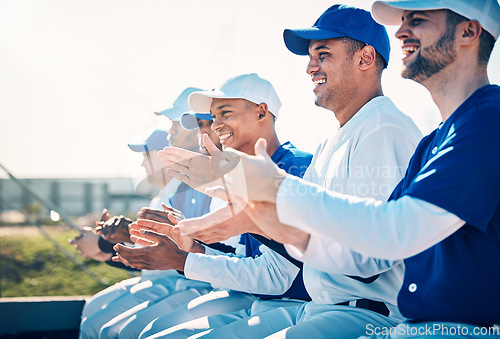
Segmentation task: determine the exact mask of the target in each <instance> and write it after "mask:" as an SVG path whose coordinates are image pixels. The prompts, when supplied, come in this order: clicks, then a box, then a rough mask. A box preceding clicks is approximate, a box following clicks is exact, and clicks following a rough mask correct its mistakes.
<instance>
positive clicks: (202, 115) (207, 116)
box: [195, 113, 213, 121]
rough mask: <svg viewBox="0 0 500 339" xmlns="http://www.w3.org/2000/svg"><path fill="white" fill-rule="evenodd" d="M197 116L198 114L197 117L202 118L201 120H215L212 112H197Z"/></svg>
mask: <svg viewBox="0 0 500 339" xmlns="http://www.w3.org/2000/svg"><path fill="white" fill-rule="evenodd" d="M195 116H196V119H200V120H208V121H210V120H213V119H212V114H210V113H196V114H195Z"/></svg>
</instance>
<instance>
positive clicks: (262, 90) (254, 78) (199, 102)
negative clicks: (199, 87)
mask: <svg viewBox="0 0 500 339" xmlns="http://www.w3.org/2000/svg"><path fill="white" fill-rule="evenodd" d="M212 98H219V99H245V100H248V101H251V102H253V103H256V104H258V105H259V104H262V103H265V104H267V107H268V109H269V112H271V113H272V114H273V115H274V116H275V117H276V118H277V117H278V112H279V109H280V107H281V101H280V99H279V97H278V94H277V93H276V91H275V90H274V87H273V85H272V84H271V83H270V82H269V81H267V80H265V79H262V78H261V77H259V76H258V75H257V74H256V73H250V74H242V75H238V76H236V77H234V78H231V79H229V80H227V81H226V82H225V83H224V84H223V85H222V86H221V87H220V89H213V90H211V91H200V92H194V93H191V95H190V96H189V98H188V104H189V107H190V108H191V110H193V111H195V112H197V113H210V105H211V104H212Z"/></svg>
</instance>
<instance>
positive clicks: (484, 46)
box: [446, 9, 495, 65]
mask: <svg viewBox="0 0 500 339" xmlns="http://www.w3.org/2000/svg"><path fill="white" fill-rule="evenodd" d="M464 21H470V20H469V19H467V18H466V17H464V16H463V15H460V14H457V13H455V12H453V11H450V10H449V9H448V10H446V25H447V29H448V31H450V30H453V31H454V30H455V28H456V27H457V25H458V24H459V23H461V22H464ZM481 28H482V29H481V35H479V51H478V56H477V62H478V64H479V65H486V64H488V61H489V60H490V56H491V52H492V51H493V47H494V46H495V38H494V37H493V35H491V34H490V33H489V32H488V31H486V30H485V29H484V28H483V27H481Z"/></svg>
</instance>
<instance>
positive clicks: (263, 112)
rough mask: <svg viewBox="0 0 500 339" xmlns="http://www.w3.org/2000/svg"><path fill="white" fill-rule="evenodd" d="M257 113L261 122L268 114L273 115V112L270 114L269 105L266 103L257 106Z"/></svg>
mask: <svg viewBox="0 0 500 339" xmlns="http://www.w3.org/2000/svg"><path fill="white" fill-rule="evenodd" d="M257 113H258V114H259V120H262V119H264V118H265V117H266V116H267V115H268V114H271V112H269V109H268V108H267V104H266V103H265V102H263V103H261V104H259V105H257Z"/></svg>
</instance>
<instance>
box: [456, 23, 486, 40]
mask: <svg viewBox="0 0 500 339" xmlns="http://www.w3.org/2000/svg"><path fill="white" fill-rule="evenodd" d="M457 29H458V33H459V34H457V35H458V39H460V42H461V43H463V44H465V45H470V44H473V43H474V42H475V41H476V40H479V36H480V35H481V32H482V27H481V24H480V23H479V22H478V21H476V20H471V21H464V22H461V23H459V24H458V25H457Z"/></svg>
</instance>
